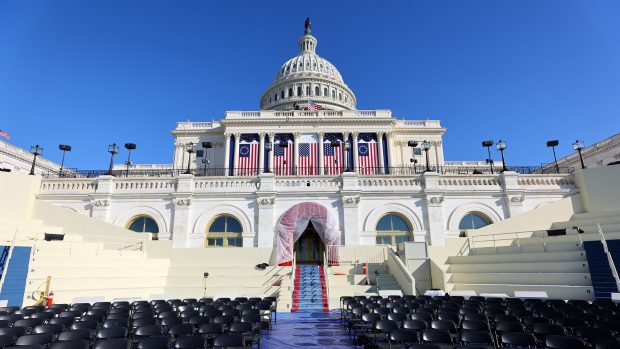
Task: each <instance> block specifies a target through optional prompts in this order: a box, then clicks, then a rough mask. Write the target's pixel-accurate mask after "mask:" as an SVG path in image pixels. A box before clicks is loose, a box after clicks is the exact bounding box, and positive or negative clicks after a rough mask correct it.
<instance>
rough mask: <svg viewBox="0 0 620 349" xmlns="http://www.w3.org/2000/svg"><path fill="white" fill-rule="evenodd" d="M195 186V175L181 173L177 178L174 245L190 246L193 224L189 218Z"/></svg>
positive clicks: (173, 228) (173, 196) (173, 219)
mask: <svg viewBox="0 0 620 349" xmlns="http://www.w3.org/2000/svg"><path fill="white" fill-rule="evenodd" d="M193 188H194V176H193V175H191V174H182V175H179V177H178V179H177V190H176V192H175V193H174V194H173V195H172V202H173V204H174V216H173V218H172V246H173V247H188V246H189V235H190V234H191V224H190V222H189V218H190V215H191V204H192V192H193ZM203 238H204V237H203Z"/></svg>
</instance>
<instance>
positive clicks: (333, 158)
mask: <svg viewBox="0 0 620 349" xmlns="http://www.w3.org/2000/svg"><path fill="white" fill-rule="evenodd" d="M332 141H336V142H338V143H340V146H339V147H333V146H332ZM343 148H344V146H343V145H342V134H340V133H326V134H325V137H324V138H323V166H325V174H327V175H332V176H333V175H339V174H341V173H342V169H343V168H344V156H343V152H344V149H343Z"/></svg>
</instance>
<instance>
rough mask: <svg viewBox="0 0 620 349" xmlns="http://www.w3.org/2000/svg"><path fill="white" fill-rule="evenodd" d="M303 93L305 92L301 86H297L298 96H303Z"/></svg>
mask: <svg viewBox="0 0 620 349" xmlns="http://www.w3.org/2000/svg"><path fill="white" fill-rule="evenodd" d="M302 92H303V90H302V89H301V86H297V95H298V96H301V95H302Z"/></svg>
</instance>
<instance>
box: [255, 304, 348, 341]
mask: <svg viewBox="0 0 620 349" xmlns="http://www.w3.org/2000/svg"><path fill="white" fill-rule="evenodd" d="M339 317H340V313H338V312H331V313H278V323H277V324H275V323H274V324H273V329H272V330H271V332H270V333H267V332H263V335H262V342H261V349H278V348H320V347H322V348H329V349H332V348H333V349H345V348H346V349H350V348H354V346H353V345H352V344H351V341H350V340H349V335H348V333H347V331H345V330H344V328H343V327H342V324H341V323H340V321H339Z"/></svg>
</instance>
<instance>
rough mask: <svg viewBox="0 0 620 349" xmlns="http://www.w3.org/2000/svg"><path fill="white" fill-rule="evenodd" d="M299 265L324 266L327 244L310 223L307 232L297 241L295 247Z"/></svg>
mask: <svg viewBox="0 0 620 349" xmlns="http://www.w3.org/2000/svg"><path fill="white" fill-rule="evenodd" d="M293 249H294V251H295V260H296V261H297V264H322V263H323V254H324V253H325V244H323V240H321V237H320V236H319V233H317V231H316V229H314V226H313V225H312V222H310V223H308V226H307V227H306V230H304V232H303V233H302V234H301V236H300V237H299V239H297V241H295V246H294V247H293Z"/></svg>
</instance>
